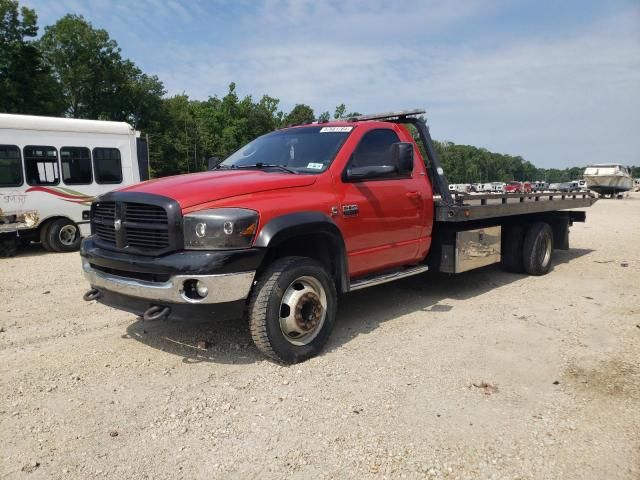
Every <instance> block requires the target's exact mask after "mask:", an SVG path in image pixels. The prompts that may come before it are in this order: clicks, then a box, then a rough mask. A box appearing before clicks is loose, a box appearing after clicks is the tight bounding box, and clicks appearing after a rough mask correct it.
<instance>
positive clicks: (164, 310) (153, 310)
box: [142, 305, 171, 322]
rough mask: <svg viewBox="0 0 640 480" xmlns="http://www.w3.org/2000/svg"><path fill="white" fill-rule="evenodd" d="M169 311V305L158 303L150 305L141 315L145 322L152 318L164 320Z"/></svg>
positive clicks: (167, 316)
mask: <svg viewBox="0 0 640 480" xmlns="http://www.w3.org/2000/svg"><path fill="white" fill-rule="evenodd" d="M170 313H171V308H170V307H163V306H160V305H151V306H150V307H149V308H147V310H146V311H145V312H144V314H143V315H142V319H143V320H144V321H146V322H151V321H153V320H166V319H167V318H169V314H170Z"/></svg>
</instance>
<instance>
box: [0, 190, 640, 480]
mask: <svg viewBox="0 0 640 480" xmlns="http://www.w3.org/2000/svg"><path fill="white" fill-rule="evenodd" d="M571 242H572V247H573V248H572V250H571V251H569V252H556V260H555V267H554V269H553V271H552V272H551V273H550V274H548V275H547V276H544V277H526V276H523V275H512V274H506V273H503V272H501V271H500V270H499V269H498V268H497V267H489V268H485V269H482V270H480V271H475V272H469V273H467V274H463V275H460V276H457V277H447V276H438V275H426V276H417V277H413V278H410V279H406V280H402V281H399V282H396V283H391V284H387V285H383V286H379V287H374V288H371V289H367V290H362V291H359V292H355V293H353V294H350V295H348V296H346V297H345V298H343V299H341V304H340V308H339V313H338V320H337V325H336V329H335V331H334V333H333V336H332V339H331V341H330V343H329V345H328V348H327V349H326V351H325V353H324V354H322V355H321V356H320V357H318V358H314V359H312V360H310V361H308V362H306V363H304V364H301V365H295V366H292V367H282V366H278V365H275V364H273V363H271V362H269V361H266V360H265V359H263V358H262V357H261V356H260V354H259V353H258V352H257V350H256V349H255V348H254V347H253V346H252V345H251V343H250V337H249V334H248V329H247V328H246V326H245V324H244V323H243V322H242V321H241V320H225V321H205V320H198V319H194V320H193V321H191V322H188V323H181V322H174V321H167V322H161V323H141V322H140V321H139V320H137V319H136V318H135V317H134V316H132V315H130V314H127V313H123V312H120V311H116V310H111V309H108V308H106V307H104V306H102V305H98V304H95V302H91V303H86V302H83V301H82V299H81V296H82V294H83V292H84V291H85V290H86V289H87V285H86V284H85V282H84V281H83V278H82V276H81V273H80V261H79V258H78V254H77V253H72V254H45V253H44V252H42V251H41V250H40V249H39V247H38V246H37V245H34V246H32V247H30V248H29V249H28V250H27V251H23V252H22V253H21V254H19V256H17V257H15V258H11V259H1V260H0V298H1V299H2V302H1V306H0V389H1V390H0V445H2V447H1V450H0V478H95V477H101V476H102V477H105V478H107V477H108V478H188V479H191V478H261V479H262V478H283V477H286V478H369V477H370V478H451V479H453V478H460V479H464V478H492V479H493V478H496V479H502V478H510V479H517V478H518V479H544V478H563V479H581V480H582V479H591V478H592V479H605V478H606V479H622V478H625V479H638V478H640V433H639V432H640V409H639V408H638V407H639V406H640V360H639V359H640V355H639V354H640V347H639V344H640V342H639V340H640V288H639V285H640V194H633V195H631V196H629V197H628V198H626V199H624V200H608V199H607V200H601V201H599V202H598V203H597V204H596V205H595V206H594V207H592V208H590V209H588V221H587V223H586V224H576V225H575V226H574V227H573V229H572V235H571ZM203 341H207V342H209V344H210V346H208V348H207V349H204V348H199V346H200V347H202V343H201V342H203Z"/></svg>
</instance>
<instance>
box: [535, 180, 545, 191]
mask: <svg viewBox="0 0 640 480" xmlns="http://www.w3.org/2000/svg"><path fill="white" fill-rule="evenodd" d="M547 188H549V184H548V183H547V182H544V181H542V180H538V181H537V182H533V183H532V184H531V189H532V190H533V191H534V192H544V191H545V190H546V189H547Z"/></svg>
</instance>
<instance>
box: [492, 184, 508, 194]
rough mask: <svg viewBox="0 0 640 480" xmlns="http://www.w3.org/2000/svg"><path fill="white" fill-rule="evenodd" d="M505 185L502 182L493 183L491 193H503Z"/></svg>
mask: <svg viewBox="0 0 640 480" xmlns="http://www.w3.org/2000/svg"><path fill="white" fill-rule="evenodd" d="M504 187H505V184H504V183H502V182H492V183H491V190H490V191H491V193H503V192H504Z"/></svg>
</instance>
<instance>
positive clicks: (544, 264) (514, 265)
mask: <svg viewBox="0 0 640 480" xmlns="http://www.w3.org/2000/svg"><path fill="white" fill-rule="evenodd" d="M502 240H503V245H502V260H501V263H502V266H503V268H504V269H505V270H507V271H508V272H512V273H522V272H526V273H528V274H529V275H544V274H546V273H548V272H549V270H550V269H551V258H552V255H553V232H552V230H551V227H550V226H549V224H548V223H545V222H536V223H533V224H531V225H530V226H529V227H528V228H527V229H526V230H525V227H523V226H521V225H514V226H510V227H507V230H506V231H505V234H504V236H503V239H502Z"/></svg>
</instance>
